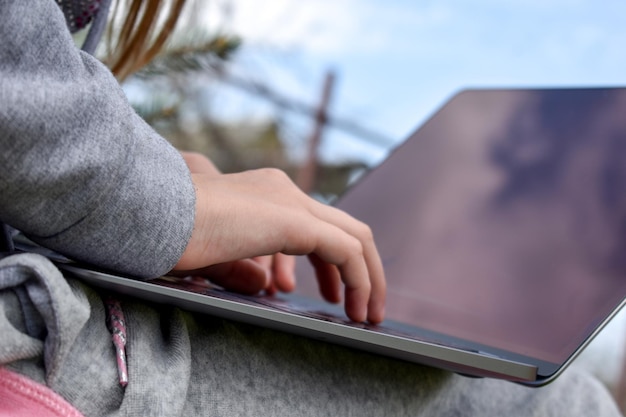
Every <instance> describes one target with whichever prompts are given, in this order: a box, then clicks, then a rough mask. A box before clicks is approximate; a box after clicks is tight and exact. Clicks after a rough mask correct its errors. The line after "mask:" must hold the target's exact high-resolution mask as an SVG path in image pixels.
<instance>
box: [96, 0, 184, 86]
mask: <svg viewBox="0 0 626 417" xmlns="http://www.w3.org/2000/svg"><path fill="white" fill-rule="evenodd" d="M184 4H185V0H169V1H166V0H118V1H117V2H116V3H115V8H114V10H113V13H112V16H111V18H110V19H111V20H110V22H111V23H110V25H109V31H108V36H107V56H106V57H105V58H104V61H105V62H106V64H107V65H108V66H109V68H111V71H112V72H113V73H114V74H115V76H116V77H117V78H118V79H119V80H120V81H121V80H123V79H125V78H126V77H128V76H129V75H130V74H132V73H133V72H135V71H137V70H139V69H141V68H142V67H143V66H144V65H146V64H147V63H149V62H150V61H151V60H152V59H153V58H154V57H155V56H156V55H157V54H158V53H159V52H160V51H161V50H162V48H163V46H164V45H165V42H166V41H167V40H168V38H169V37H170V35H171V34H172V32H173V31H174V28H175V26H176V22H178V18H179V17H180V14H181V11H182V9H183V6H184Z"/></svg>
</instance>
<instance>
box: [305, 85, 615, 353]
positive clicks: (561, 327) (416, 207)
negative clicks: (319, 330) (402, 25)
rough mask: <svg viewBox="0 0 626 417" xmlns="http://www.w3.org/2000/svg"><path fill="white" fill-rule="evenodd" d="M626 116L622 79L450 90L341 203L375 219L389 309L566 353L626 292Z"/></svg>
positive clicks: (517, 345)
mask: <svg viewBox="0 0 626 417" xmlns="http://www.w3.org/2000/svg"><path fill="white" fill-rule="evenodd" d="M625 115H626V91H623V90H617V89H615V90H612V89H579V90H576V89H574V90H531V91H528V90H492V91H489V90H487V91H485V90H482V91H478V90H477V91H473V90H468V91H464V92H462V93H461V94H459V95H457V96H456V97H454V98H453V99H452V100H451V101H450V102H448V103H447V104H446V105H445V106H444V107H443V108H442V109H441V110H440V111H439V112H437V113H436V114H435V115H434V116H433V118H431V119H430V120H429V121H428V122H427V123H426V124H425V125H424V126H423V127H422V128H420V129H419V130H418V131H417V132H416V133H415V134H414V135H413V136H412V137H411V138H410V139H409V141H407V142H406V143H405V144H404V145H402V146H400V147H399V148H398V149H397V150H396V151H395V152H393V154H392V155H391V156H390V158H388V159H387V160H386V161H385V162H384V163H383V164H382V165H381V166H380V167H378V168H376V169H375V170H373V171H372V172H371V173H370V174H368V175H366V177H365V178H364V179H362V180H361V181H360V182H359V183H358V184H357V185H355V186H354V187H353V188H352V189H350V190H349V191H348V192H347V193H346V194H345V195H344V196H343V197H342V198H341V199H340V200H339V203H338V207H340V208H342V209H344V210H346V211H348V212H349V213H351V214H352V215H354V216H355V217H357V218H359V219H361V220H363V221H364V222H366V223H367V224H369V225H370V226H371V227H372V230H373V232H374V236H375V237H376V241H377V244H378V247H379V250H380V252H381V256H382V258H383V262H384V264H385V271H386V275H387V279H388V285H389V293H388V304H387V305H388V307H387V317H388V318H389V319H391V320H394V321H399V322H403V323H411V324H413V325H415V326H417V327H421V328H425V329H428V330H432V331H436V332H440V333H444V334H452V335H454V336H456V337H459V338H461V339H465V340H469V341H474V342H478V343H481V344H489V345H492V346H495V347H496V348H499V349H503V350H507V351H511V352H515V353H518V354H521V355H525V356H531V357H536V358H539V359H541V360H545V361H547V362H555V363H561V362H563V361H564V360H565V359H566V358H567V356H568V355H569V354H571V352H572V351H573V350H574V349H575V347H576V346H577V345H579V344H580V343H581V342H582V340H584V339H585V338H586V337H587V336H588V335H589V333H590V331H592V330H593V328H594V326H595V325H596V324H597V323H598V322H599V321H601V320H603V319H604V318H605V317H606V315H607V314H608V313H609V312H610V311H611V310H612V309H613V308H614V307H615V306H616V305H617V304H619V303H620V302H621V300H622V299H623V297H624V294H625V293H626V116H625ZM306 274H310V271H302V270H301V271H299V275H306ZM299 286H300V291H301V292H304V293H308V294H316V293H317V289H316V287H315V280H314V279H313V278H309V277H306V278H302V277H300V278H299Z"/></svg>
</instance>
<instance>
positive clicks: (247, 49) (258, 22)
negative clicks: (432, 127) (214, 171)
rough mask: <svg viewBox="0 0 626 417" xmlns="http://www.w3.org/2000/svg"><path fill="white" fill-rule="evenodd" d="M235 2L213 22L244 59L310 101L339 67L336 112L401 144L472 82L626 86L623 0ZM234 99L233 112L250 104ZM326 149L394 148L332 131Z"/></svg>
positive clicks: (367, 154) (351, 153) (368, 154)
mask: <svg viewBox="0 0 626 417" xmlns="http://www.w3.org/2000/svg"><path fill="white" fill-rule="evenodd" d="M212 4H213V5H215V6H214V7H218V6H219V5H220V4H223V3H219V2H213V3H212ZM230 4H231V5H232V14H231V17H230V18H229V19H228V20H224V19H223V18H222V20H221V21H220V20H219V19H216V20H214V21H211V22H210V24H209V25H210V26H211V25H212V26H213V27H223V28H224V29H225V30H229V31H232V32H234V33H237V34H239V35H241V36H242V37H243V39H244V48H243V50H242V53H241V55H240V59H239V63H240V64H241V65H242V66H243V67H244V68H247V70H248V71H250V72H251V73H253V74H257V75H259V74H260V75H259V76H260V77H261V78H264V79H269V80H270V83H271V84H272V85H273V86H274V87H275V88H276V89H278V90H280V91H281V92H283V93H284V94H286V95H289V96H293V97H297V98H299V99H301V100H304V101H309V102H311V103H315V102H316V100H317V99H318V96H319V94H320V86H321V83H322V79H323V74H324V72H325V71H326V70H327V69H328V68H333V69H334V70H335V71H336V72H337V74H338V83H337V87H336V90H335V95H334V99H333V104H332V111H333V113H334V114H336V115H338V116H341V117H346V118H349V119H352V120H355V121H358V122H359V123H362V124H363V125H365V126H367V127H369V128H371V129H374V130H377V131H380V132H382V133H385V134H386V135H388V136H390V137H392V138H394V140H396V141H400V140H402V139H403V138H405V137H406V135H407V134H408V133H410V132H411V131H412V130H413V129H414V128H415V127H416V126H418V125H419V124H420V123H421V122H423V121H424V119H425V118H426V117H427V116H428V115H429V114H431V113H432V112H433V111H434V110H435V109H436V108H437V107H438V106H439V105H440V104H441V103H442V102H443V101H444V100H445V99H446V98H447V97H449V96H450V95H451V94H452V93H453V92H455V91H458V90H459V89H461V88H465V87H520V86H542V87H548V86H587V85H626V52H624V51H625V50H624V47H623V45H625V44H626V2H622V1H618V0H608V1H590V0H571V1H565V0H552V1H550V0H544V1H539V0H525V1H524V0H510V1H507V2H502V1H497V0H474V1H471V2H470V1H462V0H440V1H436V2H435V1H421V2H420V1H409V0H387V1H384V2H383V1H380V0H378V1H376V0H341V1H339V0H265V1H263V2H258V1H256V0H230ZM209 11H210V10H209ZM209 15H210V16H212V17H214V16H216V15H219V13H215V10H213V12H211V11H210V13H209ZM227 101H228V100H225V101H224V103H223V104H224V106H225V108H230V109H231V110H233V109H234V108H236V107H237V106H238V105H239V104H240V103H239V102H238V101H237V100H232V101H231V103H232V105H231V106H230V107H229V106H228V104H227V103H226V102H227ZM235 112H236V111H235ZM323 154H324V155H325V157H326V158H329V159H333V158H338V159H341V158H345V157H347V158H351V157H356V158H363V159H365V160H367V161H369V162H371V163H374V162H375V161H377V160H379V159H380V158H381V157H383V156H384V154H385V151H384V149H380V148H378V147H375V146H371V145H367V144H364V143H361V142H359V141H358V140H355V139H354V138H351V137H347V136H345V135H342V134H338V133H337V132H330V133H329V134H328V135H327V136H326V140H325V143H324V147H323Z"/></svg>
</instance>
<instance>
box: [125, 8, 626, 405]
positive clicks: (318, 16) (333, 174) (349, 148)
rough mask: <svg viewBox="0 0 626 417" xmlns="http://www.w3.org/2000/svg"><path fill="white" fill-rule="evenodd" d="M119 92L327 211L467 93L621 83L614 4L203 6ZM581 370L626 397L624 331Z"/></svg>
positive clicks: (183, 143)
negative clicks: (277, 171) (289, 184)
mask: <svg viewBox="0 0 626 417" xmlns="http://www.w3.org/2000/svg"><path fill="white" fill-rule="evenodd" d="M185 13H186V15H185V16H184V18H183V20H182V21H181V24H179V26H178V30H177V33H176V36H175V37H174V39H173V41H172V43H171V44H170V45H169V47H168V49H167V50H166V52H165V53H164V54H162V55H161V56H160V57H159V58H158V59H157V60H155V62H154V63H153V64H151V65H150V66H149V67H147V68H145V69H144V70H143V71H141V72H140V73H138V74H136V75H134V76H132V77H130V78H129V79H127V80H126V81H125V82H124V89H125V91H126V93H127V95H128V97H129V98H130V100H131V102H132V104H133V105H134V107H135V108H136V109H137V111H138V112H139V113H140V114H141V115H142V116H143V117H144V118H145V119H146V120H147V121H148V122H149V123H151V124H152V125H153V126H154V127H155V128H156V129H157V130H158V131H159V132H160V133H161V134H162V135H163V136H165V137H166V138H168V139H169V140H170V141H171V142H172V143H173V144H174V145H175V146H177V147H178V148H180V149H184V150H194V151H198V152H201V153H204V154H206V155H208V156H210V157H211V159H213V161H214V162H215V163H216V164H217V165H218V166H219V168H220V169H222V170H223V171H224V172H232V171H238V170H243V169H250V168H256V167H261V166H275V167H279V168H282V169H284V170H285V171H287V172H288V173H289V174H290V175H291V176H292V178H293V179H294V180H295V181H296V182H297V183H298V184H299V185H300V186H301V187H302V188H303V189H305V190H306V191H307V192H310V193H311V194H313V195H314V196H315V197H316V198H318V199H320V200H322V201H327V202H329V201H332V199H333V198H334V197H335V196H336V195H337V194H339V193H341V191H342V190H343V189H344V188H345V187H346V185H348V184H349V183H350V182H351V181H353V180H354V179H356V178H357V177H358V176H359V175H360V174H362V173H363V172H365V170H366V169H367V168H369V167H372V166H375V165H376V164H377V163H379V162H380V161H381V160H382V159H384V157H385V156H386V155H387V153H388V152H389V151H390V150H391V149H393V148H394V147H395V146H396V145H398V144H399V143H400V142H401V141H402V140H403V139H405V138H406V137H407V135H408V134H409V133H410V132H411V131H412V130H414V129H415V128H416V127H418V126H419V125H420V124H421V123H422V122H423V121H424V120H425V119H426V118H427V117H428V116H429V115H430V114H432V113H433V112H434V111H435V110H436V109H437V108H438V107H439V106H440V105H441V104H442V103H443V102H444V101H445V100H446V99H447V98H449V97H450V96H451V95H452V94H454V93H455V92H457V91H458V90H460V89H463V88H467V87H524V86H532V87H553V86H568V87H569V86H613V85H614V86H625V85H626V53H624V52H623V51H624V48H623V46H622V45H624V44H626V24H624V20H625V19H626V18H625V16H626V3H625V2H621V1H618V0H607V1H603V2H593V1H591V0H568V1H565V0H549V1H546V0H511V1H508V2H500V1H496V0H475V1H473V2H466V1H461V0H456V1H455V0H440V1H437V2H435V1H428V0H425V1H421V2H414V1H409V0H388V1H385V2H380V1H374V0H342V1H336V0H298V1H296V0H265V1H263V2H258V1H254V0H204V1H196V2H195V3H193V4H190V5H188V7H187V9H186V11H185ZM624 316H625V315H624V314H621V315H620V316H618V317H617V318H616V319H615V320H614V321H613V322H612V323H611V324H610V325H609V327H608V328H607V329H606V330H605V331H603V332H602V334H601V335H600V336H599V337H598V338H596V340H595V341H594V342H593V343H592V345H591V346H590V347H589V348H588V349H587V350H586V352H585V353H584V354H583V355H582V356H581V357H580V358H579V359H578V360H577V362H578V364H579V365H581V366H585V367H587V368H589V369H591V370H592V371H593V372H594V373H595V374H596V375H598V376H599V378H600V379H601V380H602V381H604V382H605V383H606V384H607V385H608V386H609V388H610V389H611V390H612V392H614V393H615V394H616V395H617V396H618V398H619V399H620V400H625V399H626V384H625V382H624V381H623V380H622V377H623V375H624V374H625V372H624V369H626V368H625V367H624V358H623V352H624V346H625V344H624V341H625V334H624V330H625V329H626V318H625V317H624Z"/></svg>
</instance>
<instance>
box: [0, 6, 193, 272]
mask: <svg viewBox="0 0 626 417" xmlns="http://www.w3.org/2000/svg"><path fill="white" fill-rule="evenodd" d="M0 40H1V42H0V167H1V168H0V196H1V197H0V219H2V220H3V221H5V222H7V223H9V224H11V225H12V226H14V227H16V228H18V229H20V230H22V231H23V232H25V233H26V234H28V235H29V236H30V237H31V238H33V239H34V240H36V241H37V242H39V243H41V244H43V245H45V246H48V247H50V248H53V249H56V250H58V251H60V252H62V253H64V254H67V255H69V256H71V257H74V258H76V259H80V260H83V261H87V262H90V263H94V264H97V265H100V266H103V267H106V268H111V269H114V270H118V271H121V272H126V273H130V274H133V275H137V276H143V277H150V276H156V275H159V274H161V273H164V272H165V271H167V270H168V269H169V268H171V267H172V266H173V265H174V264H175V263H176V261H177V260H178V258H179V257H180V255H181V254H182V252H183V250H184V248H185V246H186V244H187V241H188V239H189V236H190V234H191V230H192V228H193V221H194V204H195V203H194V201H195V200H194V198H195V195H194V190H193V186H192V183H191V180H190V176H189V172H188V170H187V167H186V165H185V164H184V161H183V160H182V158H181V157H180V155H179V154H178V153H177V152H176V151H175V150H174V149H173V148H172V147H171V146H169V144H167V142H165V141H164V140H163V139H162V138H161V137H160V136H159V135H157V134H156V133H155V132H154V131H153V130H152V129H151V128H150V127H149V126H147V125H146V124H145V123H144V122H143V121H142V120H141V119H140V118H139V117H138V116H137V115H136V114H135V112H134V111H133V110H132V108H131V107H130V106H129V104H128V102H127V101H126V99H125V97H124V94H123V92H122V91H121V89H120V88H119V86H118V84H117V82H116V81H115V79H114V78H113V77H112V75H111V74H110V73H109V72H108V71H107V70H106V68H104V66H102V65H101V64H100V63H99V62H98V61H96V60H95V59H93V58H92V57H90V56H88V55H86V54H83V53H80V52H79V51H78V50H77V49H76V48H75V47H74V45H73V42H72V40H71V37H70V35H69V32H67V29H65V22H64V20H63V16H62V14H61V13H60V11H59V10H58V7H57V6H56V4H55V3H54V2H53V1H50V0H40V1H37V2H24V3H23V2H2V3H1V4H0Z"/></svg>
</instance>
